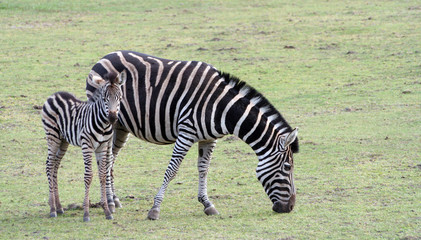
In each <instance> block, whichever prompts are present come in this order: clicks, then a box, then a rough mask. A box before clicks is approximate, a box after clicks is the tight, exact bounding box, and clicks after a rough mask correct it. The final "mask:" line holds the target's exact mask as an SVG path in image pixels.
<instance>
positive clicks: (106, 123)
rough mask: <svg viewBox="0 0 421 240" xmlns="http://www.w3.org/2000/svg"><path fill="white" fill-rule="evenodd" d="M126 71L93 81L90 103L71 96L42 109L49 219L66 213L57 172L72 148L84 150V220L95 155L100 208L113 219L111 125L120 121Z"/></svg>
mask: <svg viewBox="0 0 421 240" xmlns="http://www.w3.org/2000/svg"><path fill="white" fill-rule="evenodd" d="M125 79H126V74H125V71H123V72H122V73H121V74H119V75H118V77H117V74H116V73H108V74H105V75H104V77H103V78H102V77H101V78H98V77H97V78H94V79H92V81H93V82H94V83H96V84H97V85H99V86H100V87H99V88H98V90H96V91H95V93H94V95H93V96H92V97H91V98H90V99H89V101H87V102H82V101H80V100H79V99H77V98H76V97H75V96H74V95H72V94H70V93H68V92H57V93H55V94H53V95H52V96H50V97H49V98H48V99H47V101H46V102H45V103H44V106H43V108H42V113H41V114H42V123H43V126H44V130H45V134H46V140H47V145H48V157H47V162H46V172H47V178H48V183H49V186H50V197H49V200H48V203H49V205H50V217H56V216H57V213H63V212H64V211H63V208H62V206H61V204H60V199H59V194H58V183H57V172H58V168H59V166H60V161H61V159H62V158H63V156H64V154H65V153H66V150H67V147H68V146H69V144H72V145H75V146H79V147H81V148H82V154H83V160H84V163H85V177H84V181H85V199H84V201H83V209H84V215H83V220H84V221H85V222H86V221H89V220H90V218H89V188H90V185H91V182H92V176H93V172H92V155H93V153H94V152H95V156H96V160H97V164H98V172H99V174H98V175H99V179H100V183H101V203H102V204H101V205H102V206H103V208H104V213H105V216H106V218H107V219H112V218H113V216H112V215H111V211H110V210H109V208H108V204H107V196H106V177H107V173H108V172H109V169H110V167H111V162H112V160H113V159H112V142H113V141H112V137H113V127H112V125H113V124H114V123H115V122H116V121H117V116H118V113H119V109H120V101H121V98H122V96H121V94H122V92H121V85H122V84H124V81H125Z"/></svg>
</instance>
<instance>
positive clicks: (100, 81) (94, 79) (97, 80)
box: [91, 75, 105, 86]
mask: <svg viewBox="0 0 421 240" xmlns="http://www.w3.org/2000/svg"><path fill="white" fill-rule="evenodd" d="M91 80H92V82H93V83H94V84H95V85H97V86H100V85H103V84H104V83H105V80H104V79H103V78H102V77H100V76H98V75H92V77H91Z"/></svg>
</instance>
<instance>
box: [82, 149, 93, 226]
mask: <svg viewBox="0 0 421 240" xmlns="http://www.w3.org/2000/svg"><path fill="white" fill-rule="evenodd" d="M82 153H83V162H84V164H85V174H84V181H85V198H84V200H83V212H84V213H83V221H84V222H89V221H90V220H91V219H90V218H89V188H90V186H91V182H92V177H93V172H92V155H93V153H94V152H93V150H92V147H90V146H89V145H87V144H82Z"/></svg>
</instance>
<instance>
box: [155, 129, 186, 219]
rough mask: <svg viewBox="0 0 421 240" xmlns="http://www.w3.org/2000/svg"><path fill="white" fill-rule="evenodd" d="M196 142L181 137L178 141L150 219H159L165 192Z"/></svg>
mask: <svg viewBox="0 0 421 240" xmlns="http://www.w3.org/2000/svg"><path fill="white" fill-rule="evenodd" d="M193 143H194V141H193V140H191V139H189V138H186V137H183V136H182V135H179V136H178V138H177V141H176V142H175V146H174V150H173V154H172V157H171V160H170V163H169V164H168V167H167V170H166V171H165V175H164V182H163V183H162V186H161V189H160V190H159V192H158V194H156V196H155V198H154V203H153V207H152V209H151V210H149V213H148V219H150V220H156V219H158V218H159V212H160V207H161V203H162V200H163V199H164V194H165V190H166V189H167V187H168V184H169V183H170V181H171V180H172V179H174V177H175V175H176V174H177V171H178V168H179V167H180V165H181V162H182V161H183V159H184V156H186V154H187V151H189V149H190V147H191V146H192V145H193Z"/></svg>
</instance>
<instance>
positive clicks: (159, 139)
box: [87, 51, 223, 144]
mask: <svg viewBox="0 0 421 240" xmlns="http://www.w3.org/2000/svg"><path fill="white" fill-rule="evenodd" d="M125 69H126V70H127V72H128V73H129V74H128V76H127V81H126V84H125V86H123V96H124V97H123V100H122V104H121V111H120V120H121V121H122V123H123V125H124V126H125V127H126V128H127V129H128V130H129V131H130V132H131V133H132V134H134V135H135V136H137V137H138V138H141V139H143V140H146V141H149V142H153V143H157V144H168V143H173V142H175V140H176V139H177V136H178V133H179V130H180V123H182V122H183V123H185V124H187V125H188V126H187V128H189V129H190V131H191V132H192V134H193V135H194V136H195V137H196V138H197V140H203V139H210V138H216V137H217V136H214V135H213V134H210V133H209V131H207V129H209V127H210V125H211V122H212V121H211V119H210V118H203V115H209V113H210V112H212V111H213V109H212V107H213V104H210V102H214V101H215V100H216V98H217V96H218V95H219V93H220V92H221V91H222V89H223V88H221V87H217V86H218V85H219V84H220V83H221V79H220V78H221V77H220V76H219V72H218V71H217V70H216V69H215V68H214V67H212V66H211V65H209V64H207V63H203V62H198V61H174V60H168V59H163V58H157V57H153V56H149V55H146V54H141V53H137V52H132V51H118V52H114V53H110V54H108V55H106V56H105V57H104V58H102V59H101V60H100V61H98V63H97V64H95V65H94V67H93V68H92V70H91V73H90V75H89V77H88V79H87V94H88V97H90V96H91V94H92V92H93V91H94V90H95V89H96V86H94V85H93V84H92V81H90V79H92V77H93V76H94V75H99V76H103V75H105V74H106V73H107V72H112V71H114V72H122V71H123V70H125ZM209 116H210V115H209Z"/></svg>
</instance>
